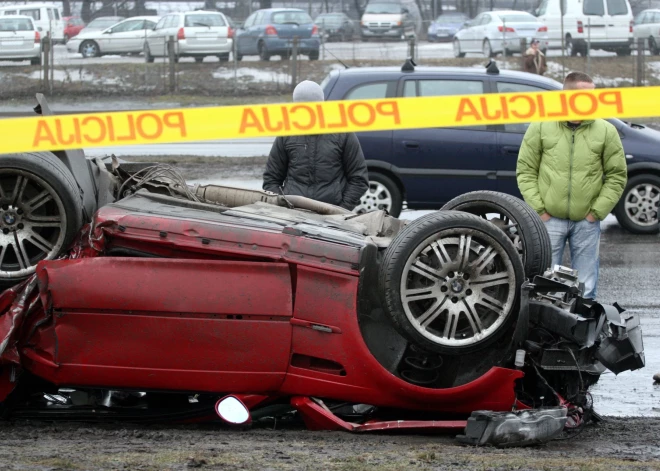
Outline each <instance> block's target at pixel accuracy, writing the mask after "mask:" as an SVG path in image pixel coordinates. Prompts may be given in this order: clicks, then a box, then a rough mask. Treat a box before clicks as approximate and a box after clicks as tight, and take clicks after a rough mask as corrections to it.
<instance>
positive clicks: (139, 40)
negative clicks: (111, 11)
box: [66, 16, 158, 58]
mask: <svg viewBox="0 0 660 471" xmlns="http://www.w3.org/2000/svg"><path fill="white" fill-rule="evenodd" d="M156 22H158V17H157V16H136V17H133V18H129V19H127V20H124V21H120V22H119V23H117V24H116V25H114V26H112V27H110V28H107V29H103V30H92V31H87V30H83V31H82V32H81V33H80V34H78V36H76V37H74V38H72V39H70V40H69V41H68V42H67V43H66V48H67V51H69V52H71V53H76V52H79V53H80V54H82V56H83V57H85V58H90V57H99V56H102V55H106V54H139V53H140V52H142V50H143V49H144V41H145V39H146V37H147V33H148V32H151V30H152V29H153V28H154V26H155V25H156Z"/></svg>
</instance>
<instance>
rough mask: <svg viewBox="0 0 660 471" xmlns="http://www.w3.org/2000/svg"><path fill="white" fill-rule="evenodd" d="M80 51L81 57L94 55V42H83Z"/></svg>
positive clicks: (95, 51) (96, 50)
mask: <svg viewBox="0 0 660 471" xmlns="http://www.w3.org/2000/svg"><path fill="white" fill-rule="evenodd" d="M81 53H82V56H83V57H96V55H97V54H98V48H97V47H96V44H95V43H94V42H92V41H87V42H85V43H83V45H82V50H81Z"/></svg>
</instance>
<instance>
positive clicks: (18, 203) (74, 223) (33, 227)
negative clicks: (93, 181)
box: [0, 152, 83, 287]
mask: <svg viewBox="0 0 660 471" xmlns="http://www.w3.org/2000/svg"><path fill="white" fill-rule="evenodd" d="M82 212H83V211H82V202H81V197H80V190H79V189H78V187H77V185H76V183H75V181H74V179H73V176H72V175H71V173H70V172H69V170H68V169H67V168H66V167H65V166H64V164H62V162H60V160H59V159H58V158H57V157H56V156H55V155H53V154H50V153H47V152H33V153H23V154H5V155H0V231H1V233H0V286H2V287H9V286H12V285H14V284H16V283H18V282H19V281H21V280H23V279H24V278H26V277H28V276H29V275H31V274H32V273H34V271H35V268H36V265H37V263H38V262H39V261H41V260H46V259H47V260H52V259H54V258H56V257H57V256H59V255H60V253H62V251H64V250H66V249H67V248H68V246H69V244H70V243H71V241H72V240H73V238H74V237H75V235H76V234H77V232H78V231H79V230H80V227H81V225H82Z"/></svg>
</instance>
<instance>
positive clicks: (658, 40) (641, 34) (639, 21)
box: [633, 10, 660, 56]
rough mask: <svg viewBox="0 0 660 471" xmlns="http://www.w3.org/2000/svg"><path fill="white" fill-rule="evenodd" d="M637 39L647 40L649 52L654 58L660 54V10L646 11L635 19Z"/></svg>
mask: <svg viewBox="0 0 660 471" xmlns="http://www.w3.org/2000/svg"><path fill="white" fill-rule="evenodd" d="M633 36H634V37H635V39H638V38H642V39H646V45H647V47H648V50H649V51H650V52H651V54H653V55H654V56H657V55H658V54H660V10H644V11H643V12H641V13H640V14H639V15H637V17H636V18H635V25H634V26H633Z"/></svg>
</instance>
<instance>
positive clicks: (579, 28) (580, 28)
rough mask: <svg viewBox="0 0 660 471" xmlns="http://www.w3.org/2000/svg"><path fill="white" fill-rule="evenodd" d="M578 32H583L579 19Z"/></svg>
mask: <svg viewBox="0 0 660 471" xmlns="http://www.w3.org/2000/svg"><path fill="white" fill-rule="evenodd" d="M578 33H584V26H583V24H582V22H581V21H578Z"/></svg>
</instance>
